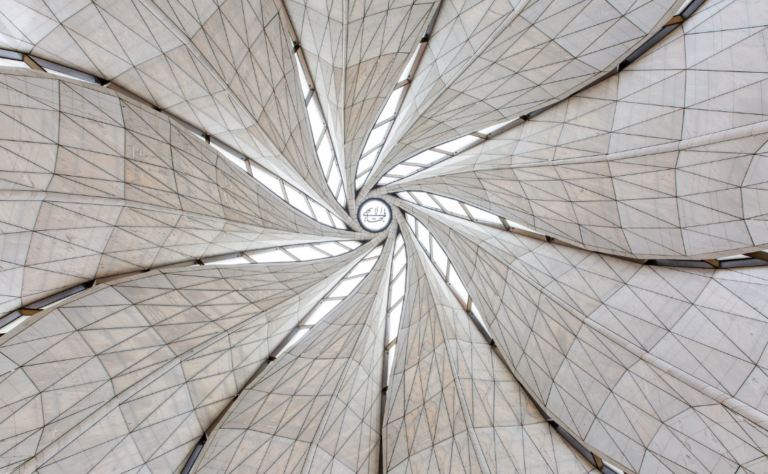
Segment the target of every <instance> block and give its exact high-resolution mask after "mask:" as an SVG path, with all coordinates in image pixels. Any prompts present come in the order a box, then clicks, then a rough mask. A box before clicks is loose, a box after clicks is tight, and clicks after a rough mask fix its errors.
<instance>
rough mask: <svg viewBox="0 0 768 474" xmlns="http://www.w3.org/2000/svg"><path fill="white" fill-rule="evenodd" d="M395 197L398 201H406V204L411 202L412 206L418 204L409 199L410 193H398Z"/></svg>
mask: <svg viewBox="0 0 768 474" xmlns="http://www.w3.org/2000/svg"><path fill="white" fill-rule="evenodd" d="M397 196H398V197H399V198H400V199H405V200H406V201H408V202H412V203H414V204H418V203H417V202H416V200H415V199H413V198H412V197H411V194H410V193H408V192H400V193H397Z"/></svg>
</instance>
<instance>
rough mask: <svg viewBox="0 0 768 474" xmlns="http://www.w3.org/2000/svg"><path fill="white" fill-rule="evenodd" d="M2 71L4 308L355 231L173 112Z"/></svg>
mask: <svg viewBox="0 0 768 474" xmlns="http://www.w3.org/2000/svg"><path fill="white" fill-rule="evenodd" d="M12 72H13V73H12V74H11V73H8V74H0V104H2V105H0V144H1V145H0V155H1V158H0V193H2V196H3V199H2V201H0V223H2V226H3V227H2V229H3V234H2V236H0V239H2V243H1V244H0V248H2V253H1V254H0V262H1V263H2V266H0V281H2V282H4V283H5V282H7V284H3V285H1V286H2V288H0V294H1V295H2V296H1V298H2V301H0V311H2V312H7V311H9V310H12V309H15V308H17V307H19V306H21V305H22V304H27V303H30V302H33V301H36V300H39V299H41V298H43V297H45V296H47V295H49V294H51V293H55V292H57V291H61V290H62V289H66V288H69V287H71V286H75V285H77V284H79V283H83V282H86V281H89V280H92V279H94V278H96V277H103V276H109V275H114V274H119V273H126V272H131V271H136V270H142V269H146V268H151V267H157V266H162V265H167V264H172V263H178V262H183V261H189V260H193V259H196V258H201V257H208V256H216V255H222V254H227V253H232V252H237V251H245V250H253V249H259V248H265V247H272V246H275V245H279V244H285V243H286V242H290V243H301V242H308V241H319V240H337V239H339V238H345V237H346V238H347V239H348V238H352V237H353V236H354V234H353V233H351V232H347V231H340V230H338V229H335V228H331V227H328V226H325V225H323V224H320V223H319V222H317V221H315V220H313V219H311V218H309V217H307V216H305V215H304V214H302V213H301V212H299V211H297V210H296V209H294V208H293V207H291V206H290V205H288V204H287V203H286V202H285V201H283V200H281V199H280V198H278V197H277V196H275V195H274V194H273V193H272V192H271V191H269V190H268V189H267V188H265V187H263V186H262V185H261V184H259V183H258V182H257V181H256V180H255V179H253V178H252V177H250V176H248V175H247V174H246V173H245V172H243V170H241V169H240V168H238V167H236V166H234V165H233V164H232V163H231V162H229V160H227V159H224V158H222V157H221V156H219V155H217V153H216V151H215V150H214V149H213V148H211V147H210V146H208V145H206V144H205V143H204V142H203V141H202V140H200V139H199V138H197V137H196V136H194V135H192V134H191V133H189V132H188V131H186V130H185V129H184V128H183V127H182V126H180V125H179V124H177V123H176V122H174V121H172V120H170V119H169V118H168V116H167V115H164V114H161V113H159V112H156V111H152V110H149V109H148V108H147V107H145V106H142V105H139V104H136V103H135V102H133V101H131V100H129V99H120V98H118V97H117V96H116V95H115V93H113V92H111V91H109V90H108V89H104V88H102V87H97V86H93V85H86V84H83V83H79V82H77V81H63V80H61V81H60V80H57V79H56V78H55V77H54V76H51V75H49V74H44V73H38V72H32V71H29V72H24V71H18V70H13V71H12Z"/></svg>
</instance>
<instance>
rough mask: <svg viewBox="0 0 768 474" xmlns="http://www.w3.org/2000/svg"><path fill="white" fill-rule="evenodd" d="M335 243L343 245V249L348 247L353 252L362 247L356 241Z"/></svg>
mask: <svg viewBox="0 0 768 474" xmlns="http://www.w3.org/2000/svg"><path fill="white" fill-rule="evenodd" d="M337 243H338V244H341V245H344V246H345V247H349V248H351V249H353V250H354V249H356V248H358V247H360V246H361V245H363V244H361V243H360V242H358V241H357V240H342V241H341V242H337Z"/></svg>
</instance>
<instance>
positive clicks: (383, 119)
mask: <svg viewBox="0 0 768 474" xmlns="http://www.w3.org/2000/svg"><path fill="white" fill-rule="evenodd" d="M426 44H427V42H426V40H422V41H421V42H420V43H419V44H418V46H417V47H416V50H415V51H414V52H413V53H411V57H410V58H409V59H408V62H407V63H406V64H405V67H404V68H403V72H402V73H401V74H400V80H399V81H398V83H397V84H396V85H395V89H394V90H393V91H392V94H390V95H389V98H388V99H387V102H386V103H385V104H384V108H383V109H382V111H381V112H380V113H379V116H378V118H377V119H376V126H375V127H374V129H373V130H372V131H371V133H370V135H368V139H367V140H366V142H365V146H364V147H363V155H362V158H361V159H360V160H359V161H358V163H357V172H356V173H355V189H360V188H362V187H363V184H365V180H366V179H368V175H370V174H371V170H372V169H373V165H374V164H375V163H376V159H377V158H378V156H379V152H380V151H381V149H382V148H383V147H384V144H385V143H386V142H387V138H388V137H389V132H390V131H391V130H392V126H393V125H394V123H395V120H396V119H397V114H398V112H400V108H401V107H402V106H403V100H404V99H405V95H406V93H407V92H408V86H409V85H410V83H411V79H412V78H413V75H414V73H415V72H416V68H417V67H418V61H417V59H418V58H421V55H422V53H423V51H424V48H426Z"/></svg>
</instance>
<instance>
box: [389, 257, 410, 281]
mask: <svg viewBox="0 0 768 474" xmlns="http://www.w3.org/2000/svg"><path fill="white" fill-rule="evenodd" d="M394 257H395V256H393V257H392V260H394V259H395V258H394ZM405 267H406V266H405V265H403V268H401V269H400V271H399V272H397V275H393V276H392V279H391V280H389V283H390V286H391V285H392V282H393V281H395V280H397V279H398V278H400V275H402V274H403V272H404V271H405Z"/></svg>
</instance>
